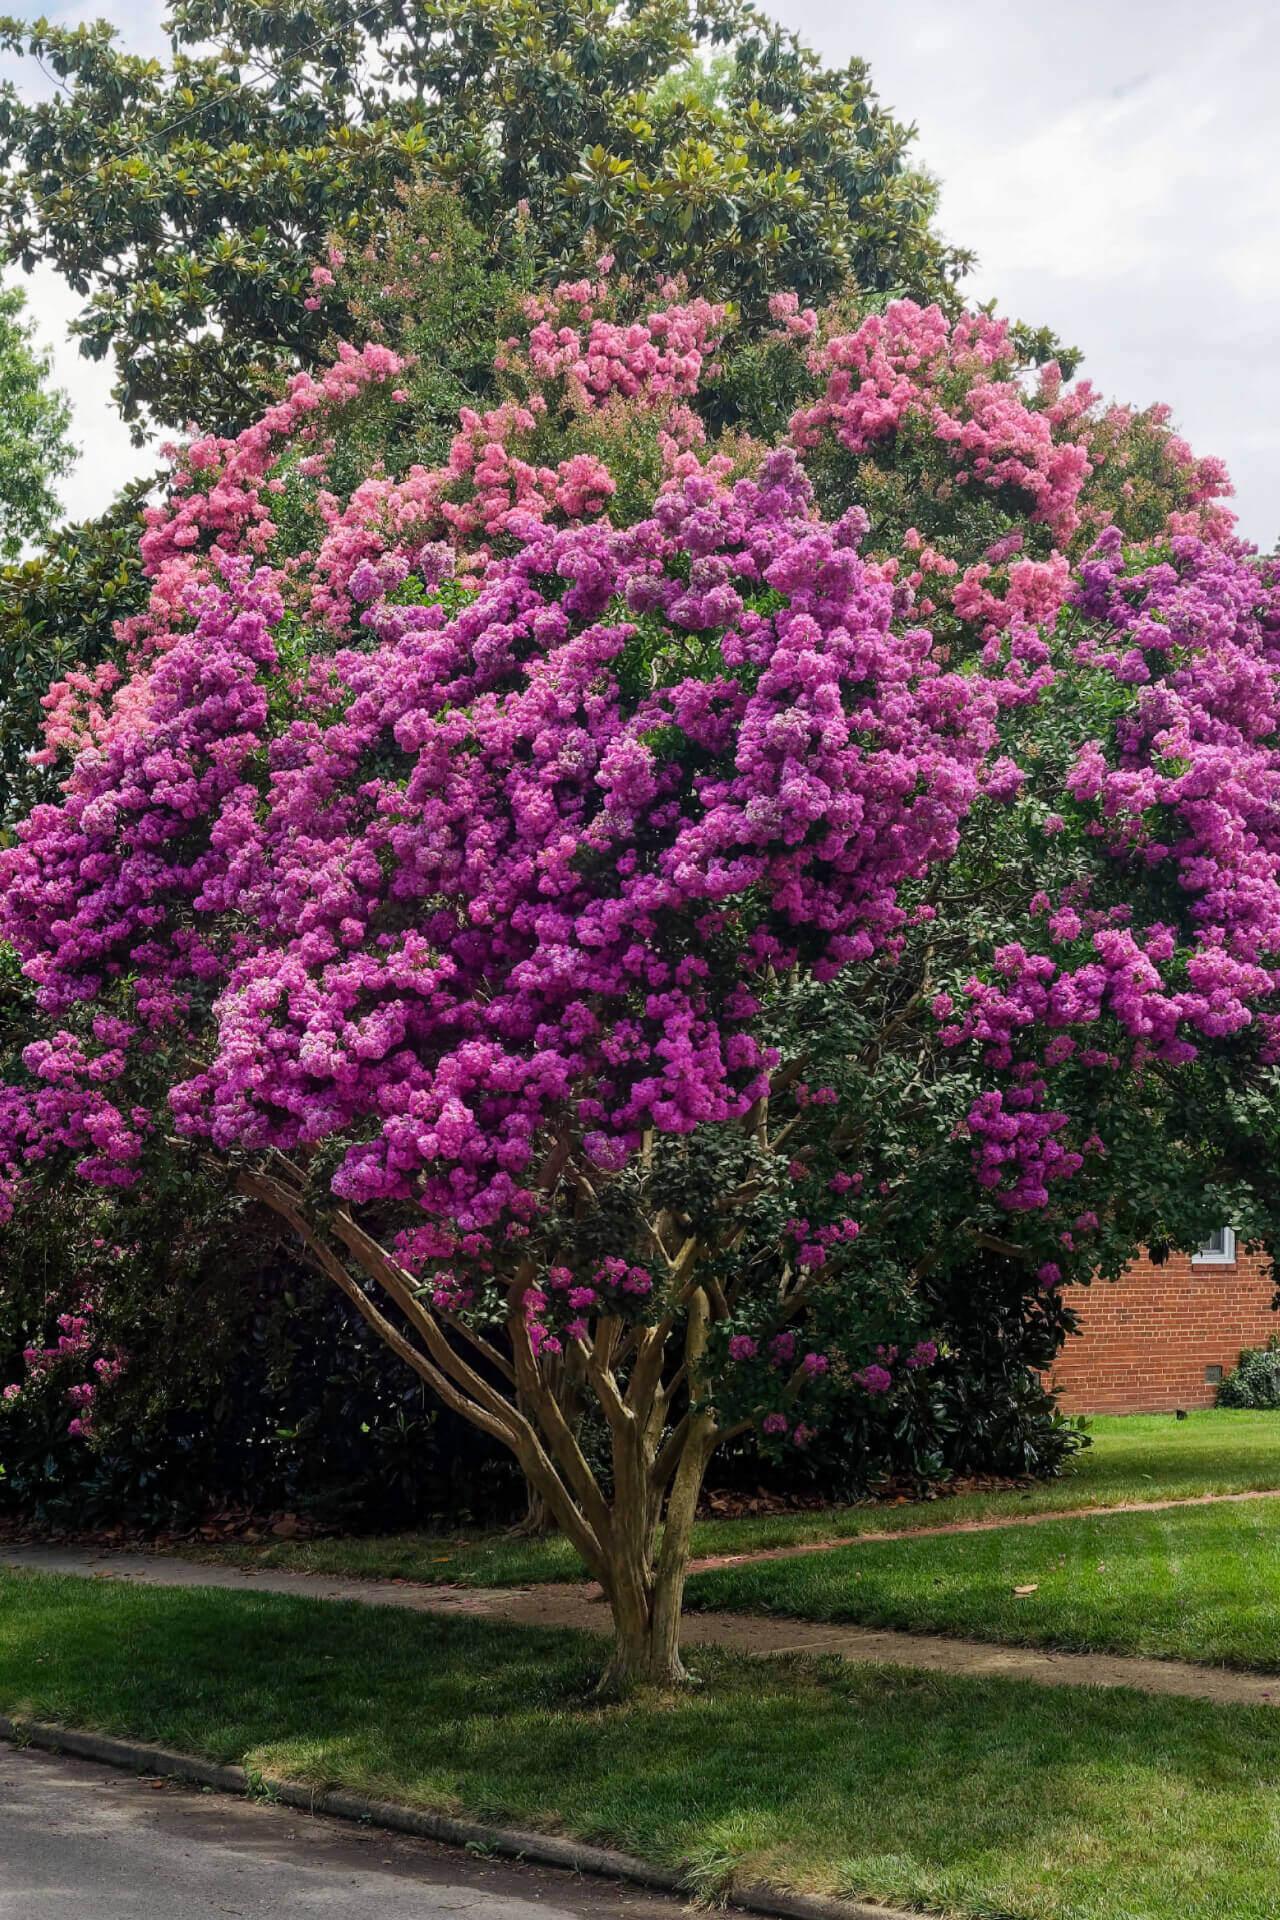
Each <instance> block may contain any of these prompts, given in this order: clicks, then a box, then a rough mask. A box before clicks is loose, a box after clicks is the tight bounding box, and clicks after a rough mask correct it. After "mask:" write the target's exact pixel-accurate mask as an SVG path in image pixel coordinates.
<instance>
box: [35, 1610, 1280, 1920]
mask: <svg viewBox="0 0 1280 1920" xmlns="http://www.w3.org/2000/svg"><path fill="white" fill-rule="evenodd" d="M603 1653H604V1644H603V1642H602V1641H601V1640H599V1639H597V1638H595V1637H592V1636H587V1635H580V1634H571V1633H566V1632H540V1631H533V1630H529V1629H524V1628H513V1627H504V1626H499V1625H496V1624H493V1623H491V1622H481V1621H475V1620H466V1619H456V1618H455V1619H447V1620H445V1619H439V1618H430V1617H424V1616H421V1615H416V1614H395V1613H390V1612H383V1611H381V1610H377V1611H375V1610H373V1609H365V1608H361V1607H360V1606H358V1605H342V1604H338V1603H334V1602H324V1601H313V1600H305V1599H297V1600H294V1599H285V1598H279V1597H276V1596H264V1595H257V1594H248V1593H246V1594H225V1593H220V1592H213V1591H210V1590H207V1589H200V1590H194V1591H181V1592H173V1591H164V1592H162V1591H157V1590H154V1589H149V1590H148V1589H139V1588H126V1587H119V1586H115V1585H114V1584H112V1583H111V1582H109V1581H102V1582H94V1581H85V1580H82V1579H74V1578H55V1577H50V1576H46V1575H37V1574H27V1573H22V1574H7V1575H0V1711H3V1712H5V1713H7V1714H9V1715H10V1716H13V1717H15V1718H21V1717H23V1716H26V1717H28V1718H30V1719H34V1720H44V1721H56V1722H60V1723H61V1724H63V1725H71V1726H76V1727H81V1728H91V1729H94V1730H97V1731H103V1732H109V1733H113V1734H118V1735H121V1736H127V1737H131V1738H134V1739H138V1740H145V1741H151V1742H156V1743H159V1744H162V1745H165V1746H170V1747H174V1748H179V1749H182V1750H184V1751H187V1752H191V1753H197V1754H201V1755H204V1756H207V1757H208V1758H210V1759H213V1760H216V1761H220V1762H231V1763H237V1764H240V1765H243V1766H245V1767H246V1768H249V1769H250V1770H252V1771H256V1772H258V1773H260V1774H262V1775H263V1776H265V1777H266V1778H267V1779H270V1778H271V1777H272V1776H277V1777H281V1778H284V1777H287V1778H291V1779H295V1780H303V1781H309V1782H313V1783H315V1784H316V1785H318V1786H342V1787H346V1788H349V1789H351V1790H353V1791H358V1792H365V1793H369V1794H373V1795H375V1796H380V1797H385V1798H390V1799H395V1800H398V1801H401V1802H403V1803H405V1804H408V1805H415V1806H421V1807H431V1808H435V1809H440V1810H443V1811H447V1812H453V1813H463V1814H467V1815H471V1816H473V1817H476V1818H479V1819H484V1820H492V1821H515V1822H518V1823H519V1824H521V1825H526V1826H531V1827H537V1828H542V1829H545V1830H549V1831H556V1832H563V1833H568V1834H572V1835H574V1836H576V1837H578V1838H582V1839H585V1840H588V1841H592V1842H595V1843H598V1844H603V1845H611V1846H616V1847H619V1848H621V1849H623V1850H625V1851H627V1852H630V1853H634V1854H639V1855H641V1856H643V1857H645V1858H647V1859H650V1860H653V1861H655V1862H657V1863H659V1864H661V1865H675V1864H682V1865H687V1866H688V1867H689V1868H690V1869H691V1875H692V1884H693V1885H694V1886H695V1887H697V1888H699V1889H700V1890H702V1891H704V1892H708V1893H710V1892H714V1891H715V1890H716V1889H717V1888H718V1887H721V1886H723V1885H724V1884H725V1883H726V1882H727V1880H728V1879H729V1877H730V1876H731V1875H732V1874H734V1873H736V1874H738V1875H739V1876H740V1877H741V1878H742V1879H744V1880H765V1881H769V1882H772V1883H773V1884H775V1885H779V1886H784V1887H788V1888H793V1889H798V1890H801V1891H808V1892H820V1893H828V1894H837V1895H844V1896H846V1897H863V1898H878V1899H884V1900H888V1901H892V1902H895V1903H898V1904H901V1905H904V1906H909V1907H910V1906H917V1907H925V1908H931V1909H934V1910H943V1911H947V1912H951V1913H955V1914H958V1915H964V1916H972V1917H973V1920H979V1916H981V1917H982V1920H991V1916H1015V1917H1016V1920H1120V1917H1121V1916H1137V1915H1141V1916H1143V1920H1211V1916H1212V1917H1213V1920H1217V1917H1218V1916H1221V1915H1223V1914H1230V1915H1231V1916H1232V1920H1270V1916H1271V1915H1272V1914H1273V1913H1274V1911H1275V1886H1276V1883H1277V1879H1278V1878H1280V1824H1278V1823H1277V1821H1276V1818H1275V1801H1274V1793H1275V1789H1274V1782H1275V1780H1276V1778H1277V1775H1278V1774H1280V1715H1277V1714H1275V1713H1274V1712H1273V1711H1271V1710H1270V1709H1266V1708H1261V1709H1255V1708H1247V1707H1216V1706H1209V1705H1204V1704H1201V1703H1199V1702H1192V1701H1182V1700H1171V1699H1168V1698H1160V1699H1156V1698H1150V1697H1144V1696H1141V1695H1137V1694H1132V1693H1128V1692H1108V1693H1103V1692H1095V1691H1093V1690H1085V1689H1072V1688H1065V1689H1039V1688H1036V1687H1034V1686H1031V1685H1028V1684H1026V1683H1021V1682H1014V1681H975V1680H970V1679H953V1678H944V1677H941V1676H938V1675H925V1674H915V1673H905V1672H901V1671H897V1670H892V1669H890V1670H886V1669H867V1668H857V1667H845V1666H843V1665H841V1664H840V1663H836V1662H831V1663H827V1662H818V1661H803V1660H796V1659H777V1660H770V1661H767V1662H766V1661H749V1660H745V1659H742V1658H738V1657H731V1656H727V1655H722V1654H713V1653H711V1652H710V1651H705V1652H704V1651H703V1650H701V1649H699V1650H698V1651H697V1652H696V1655H695V1661H696V1665H697V1667H698V1669H699V1672H700V1676H701V1679H702V1684H701V1686H699V1687H697V1688H695V1689H692V1690H690V1691H689V1692H688V1693H686V1694H682V1695H680V1696H679V1697H678V1698H665V1699H647V1700H646V1699H641V1700H638V1701H636V1702H632V1703H629V1704H627V1705H617V1704H613V1705H605V1704H602V1703H599V1702H597V1701H596V1700H594V1699H593V1697H592V1694H591V1687H592V1683H593V1680H594V1677H595V1675H596V1674H597V1672H598V1671H599V1668H600V1665H601V1662H602V1658H603Z"/></svg>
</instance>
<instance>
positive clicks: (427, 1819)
mask: <svg viewBox="0 0 1280 1920" xmlns="http://www.w3.org/2000/svg"><path fill="white" fill-rule="evenodd" d="M0 1740H2V1741H7V1742H8V1743H9V1744H10V1745H12V1746H18V1747H39V1748H41V1749H42V1750H43V1751H44V1752H46V1753H67V1754H71V1755H72V1756H73V1757H74V1758H76V1759H78V1760H96V1761H98V1762H99V1763H100V1764H102V1765H103V1766H108V1767H122V1768H124V1769H126V1770H127V1771H128V1772H130V1773H146V1774H157V1775H159V1776H161V1777H162V1778H164V1779H170V1780H186V1781H190V1782H191V1783H193V1784H194V1785H196V1786H201V1787H211V1788H213V1789H214V1791H215V1792H217V1793H234V1794H238V1795H240V1797H241V1798H245V1797H248V1796H254V1797H261V1798H264V1799H271V1800H274V1801H277V1802H279V1803H281V1804H282V1805H284V1806H287V1807H297V1808H299V1809H300V1810H301V1811H302V1812H304V1813H321V1814H329V1815H330V1816H332V1817H335V1818H337V1819H339V1820H356V1821H360V1822H362V1823H363V1824H364V1825H366V1826H376V1827H385V1828H387V1829H388V1831H390V1832H392V1833H407V1834H412V1835H413V1836H414V1837H415V1838H416V1839H419V1840H435V1841H438V1842H440V1843H442V1844H443V1845H445V1846H449V1847H461V1848H479V1849H483V1850H484V1851H485V1852H487V1853H497V1854H503V1855H505V1856H507V1857H508V1858H509V1859H513V1860H529V1861H533V1862H535V1863H536V1864H537V1865H539V1866H544V1867H561V1868H564V1869H566V1870H567V1871H568V1872H570V1873H589V1874H592V1875H594V1876H597V1877H600V1878H603V1879H606V1880H626V1881H629V1882H631V1884H632V1885H634V1886H640V1887H652V1888H655V1889H656V1890H657V1891H658V1892H660V1893H674V1894H678V1895H682V1896H684V1897H685V1898H686V1899H692V1898H694V1897H695V1896H694V1890H693V1889H692V1888H691V1887H690V1886H689V1884H688V1880H687V1877H686V1875H685V1873H683V1872H681V1871H680V1870H679V1869H678V1868H675V1867H658V1866H654V1865H652V1864H651V1863H650V1862H649V1861H647V1860H640V1859H637V1858H636V1857H635V1856H634V1855H633V1854H629V1853H615V1852H614V1851H613V1849H612V1848H610V1847H592V1846H588V1845H586V1843H585V1842H583V1841H579V1840H562V1839H560V1838H558V1837H557V1836H556V1835H555V1834H552V1833H526V1832H524V1831H523V1830H522V1829H521V1828H519V1827H491V1826H488V1825H486V1824H485V1823H484V1822H482V1821H479V1820H455V1819H454V1818H453V1817H452V1816H451V1815H449V1814H444V1813H426V1812H423V1811H422V1810H420V1809H419V1808H417V1807H403V1806H400V1805H399V1804H398V1803H397V1802H396V1801H394V1800H370V1799H369V1798H367V1796H366V1795H364V1794H362V1793H347V1792H345V1791H344V1790H343V1789H341V1788H334V1789H332V1790H323V1789H321V1790H317V1789H316V1788H314V1787H308V1786H303V1785H301V1784H300V1783H299V1782H298V1781H295V1780H268V1779H266V1778H265V1777H264V1776H262V1775H258V1774H250V1773H247V1772H246V1771H245V1769H244V1768H243V1767H223V1766H219V1765H218V1764H217V1762H216V1761H213V1760H201V1759H200V1758H199V1757H198V1756H197V1755H195V1754H190V1753H175V1752H173V1751H172V1750H171V1749H170V1748H168V1747H153V1746H148V1745H147V1744H146V1743H145V1742H143V1741H139V1740H117V1739H116V1738H115V1737H114V1736H113V1735H111V1734H107V1733H82V1732H80V1731H78V1730H77V1729H76V1728H75V1727H57V1726H50V1725H47V1724H45V1723H43V1722H41V1721H38V1720H11V1719H9V1718H8V1716H7V1715H5V1714H0ZM725 1898H726V1900H727V1902H728V1903H729V1904H731V1905H733V1906H735V1907H740V1908H744V1909H746V1911H747V1912H749V1913H761V1914H770V1915H774V1916H776V1917H777V1920H911V1916H909V1915H907V1914H905V1913H903V1912H902V1910H901V1909H900V1908H896V1907H887V1906H869V1905H868V1904H867V1903H866V1902H865V1901H862V1900H834V1899H829V1898H828V1897H826V1896H825V1895H822V1894H808V1893H787V1892H785V1891H784V1890H783V1889H781V1888H776V1887H771V1886H769V1885H767V1884H766V1883H764V1882H757V1883H755V1884H753V1885H751V1886H743V1887H739V1886H731V1887H730V1888H729V1890H728V1892H727V1894H726V1896H725Z"/></svg>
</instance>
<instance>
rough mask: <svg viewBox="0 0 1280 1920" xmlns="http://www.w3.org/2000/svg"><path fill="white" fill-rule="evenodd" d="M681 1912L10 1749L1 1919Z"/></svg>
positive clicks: (412, 1919)
mask: <svg viewBox="0 0 1280 1920" xmlns="http://www.w3.org/2000/svg"><path fill="white" fill-rule="evenodd" d="M680 1913H681V1909H680V1907H679V1906H678V1905H676V1904H675V1903H674V1902H668V1901H664V1900H662V1899H659V1898H656V1897H652V1896H649V1895H647V1894H645V1893H643V1892H641V1891H639V1890H634V1891H633V1890H629V1889H627V1888H623V1887H614V1886H611V1885H609V1884H608V1883H606V1882H603V1881H591V1880H585V1879H577V1878H575V1877H574V1876H573V1875H571V1874H558V1873H555V1872H552V1871H549V1870H547V1869H543V1868H538V1867H521V1866H518V1865H510V1864H506V1863H499V1862H496V1861H490V1860H485V1859H473V1858H471V1857H469V1856H467V1855H465V1854H458V1853H453V1852H450V1851H449V1850H448V1849H447V1848H443V1847H435V1846H432V1845H431V1844H430V1843H429V1842H426V1841H419V1840H412V1839H402V1838H400V1837H398V1836H394V1835H388V1834H385V1833H379V1832H376V1831H373V1830H367V1829H364V1828H360V1827H355V1826H351V1825H348V1824H347V1823H346V1822H343V1821H336V1820H325V1819H312V1818H309V1817H308V1816H306V1815H305V1814H299V1813H296V1812H294V1811H293V1810H292V1809H291V1808H286V1807H273V1806H270V1805H266V1804H263V1803H260V1802H250V1801H243V1800H235V1799H231V1798H228V1797H226V1796H223V1795H221V1794H212V1793H201V1792H199V1791H195V1790H190V1789H188V1788H185V1787H180V1786H172V1785H169V1784H163V1785H162V1784H159V1783H157V1782H151V1781H147V1780H140V1779H137V1778H135V1777H134V1776H132V1775H130V1774H124V1773H116V1772H114V1771H112V1770H111V1769H110V1768H106V1767H98V1766H95V1765H93V1764H92V1763H91V1762H87V1761H83V1760H71V1759H65V1758H63V1757H61V1756H54V1755H51V1754H45V1753H37V1752H35V1751H34V1750H33V1749H25V1750H15V1749H14V1748H11V1747H0V1920H86V1916H91V1917H92V1920H229V1917H230V1920H325V1917H326V1916H330V1915H334V1916H336V1915H341V1916H342V1920H425V1917H426V1916H428V1915H448V1916H451V1917H452V1916H465V1920H678V1917H679V1915H680Z"/></svg>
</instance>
